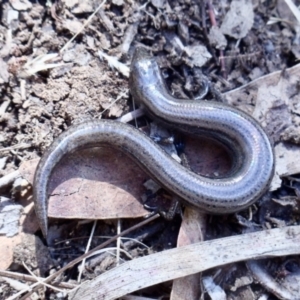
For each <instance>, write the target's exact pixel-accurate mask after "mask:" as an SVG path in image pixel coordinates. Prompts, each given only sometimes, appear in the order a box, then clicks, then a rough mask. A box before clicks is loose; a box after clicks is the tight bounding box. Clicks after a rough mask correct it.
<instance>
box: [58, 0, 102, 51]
mask: <svg viewBox="0 0 300 300" xmlns="http://www.w3.org/2000/svg"><path fill="white" fill-rule="evenodd" d="M105 3H106V0H104V1H103V2H102V3H100V5H99V6H98V7H97V9H96V10H95V11H94V12H93V13H92V14H91V15H90V16H89V17H88V19H87V20H86V21H85V23H84V24H83V25H82V27H81V28H80V30H79V31H78V32H77V33H76V34H75V35H73V36H72V38H71V39H70V40H69V41H68V42H67V43H66V44H65V45H64V47H62V48H61V49H60V51H59V52H60V53H62V52H63V51H64V50H66V49H67V48H68V47H69V45H70V44H71V43H72V42H73V41H74V39H75V38H76V37H77V36H78V35H79V34H80V33H81V32H82V31H83V29H84V28H85V27H86V26H87V25H88V24H89V23H90V21H91V20H92V18H93V17H94V16H95V14H96V13H97V12H98V11H99V10H100V8H101V7H102V6H103V5H104V4H105Z"/></svg>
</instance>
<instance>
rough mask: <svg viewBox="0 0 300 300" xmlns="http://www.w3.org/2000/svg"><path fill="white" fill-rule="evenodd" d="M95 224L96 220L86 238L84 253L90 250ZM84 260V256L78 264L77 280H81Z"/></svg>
mask: <svg viewBox="0 0 300 300" xmlns="http://www.w3.org/2000/svg"><path fill="white" fill-rule="evenodd" d="M96 225H97V220H95V221H94V223H93V227H92V230H91V234H90V237H89V240H88V243H87V245H86V249H85V252H84V253H87V252H88V251H89V250H90V247H91V242H92V239H93V236H94V233H95V228H96ZM85 261H86V259H85V258H84V259H83V260H82V263H81V266H80V268H79V270H80V272H79V274H78V279H77V282H80V281H81V276H82V272H83V270H84V265H85Z"/></svg>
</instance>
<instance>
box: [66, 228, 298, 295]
mask: <svg viewBox="0 0 300 300" xmlns="http://www.w3.org/2000/svg"><path fill="white" fill-rule="evenodd" d="M299 243H300V226H291V227H286V228H277V229H271V230H264V231H260V232H254V233H247V234H241V235H239V236H233V237H227V238H222V239H216V240H212V241H206V242H201V243H197V244H192V245H188V246H184V247H181V248H176V249H171V250H166V251H163V252H160V253H156V254H152V255H149V256H145V257H141V258H138V259H135V260H132V261H129V262H126V263H124V264H123V265H120V266H119V267H116V268H114V269H112V270H110V271H108V272H106V273H104V274H101V275H100V276H98V277H97V278H95V279H94V280H91V281H87V282H84V283H83V284H82V285H80V286H79V287H78V288H77V289H75V290H74V291H71V292H70V294H69V299H73V300H77V299H81V300H84V299H92V298H93V299H102V300H112V299H116V298H119V297H122V296H124V295H127V294H129V293H132V292H134V291H137V290H140V289H143V288H146V287H148V286H152V285H155V284H158V283H161V282H165V281H168V280H173V279H175V278H179V277H182V276H188V275H191V274H195V273H198V272H203V271H205V270H207V269H211V268H214V267H217V266H222V265H226V264H229V263H234V262H238V261H242V260H248V259H259V258H266V257H275V256H286V255H295V254H299V253H300V248H299Z"/></svg>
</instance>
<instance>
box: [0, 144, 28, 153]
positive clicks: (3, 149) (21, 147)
mask: <svg viewBox="0 0 300 300" xmlns="http://www.w3.org/2000/svg"><path fill="white" fill-rule="evenodd" d="M30 147H32V145H31V144H26V143H21V144H17V145H14V146H11V147H6V148H0V152H6V151H11V150H16V149H27V148H30Z"/></svg>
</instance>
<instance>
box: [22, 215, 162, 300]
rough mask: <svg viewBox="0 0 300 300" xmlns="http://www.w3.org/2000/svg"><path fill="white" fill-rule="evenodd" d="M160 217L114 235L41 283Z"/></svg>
mask: <svg viewBox="0 0 300 300" xmlns="http://www.w3.org/2000/svg"><path fill="white" fill-rule="evenodd" d="M159 217H160V216H159V215H158V214H155V215H154V216H151V217H150V218H148V219H146V220H144V221H142V222H140V223H138V224H136V225H134V226H132V227H130V228H128V229H126V230H124V231H122V232H121V233H120V234H117V235H115V236H114V237H112V238H110V239H109V240H107V241H106V242H104V243H102V244H101V245H99V246H97V247H96V248H94V249H93V250H91V251H89V252H87V253H85V254H83V255H81V256H79V257H77V258H76V259H74V260H73V261H71V262H69V263H68V264H67V265H66V266H64V267H63V268H61V269H60V270H58V271H57V272H55V273H54V274H52V275H50V276H49V277H47V278H46V279H45V280H44V281H43V282H45V283H49V282H51V281H52V280H53V279H55V278H56V277H57V276H58V275H60V274H62V273H63V272H65V271H66V270H68V269H69V268H71V267H73V266H74V265H76V264H77V263H79V262H81V261H82V260H83V259H84V258H86V257H89V256H91V254H93V253H95V252H96V251H98V250H100V249H103V248H104V247H106V246H107V245H109V244H110V243H112V242H114V241H116V240H117V238H118V237H120V236H124V235H127V234H128V233H130V232H132V231H134V230H136V229H138V228H140V227H142V226H144V225H146V224H148V223H150V222H152V221H154V220H156V219H158V218H159ZM39 287H40V283H37V284H36V286H35V287H34V288H32V291H31V292H30V293H28V294H26V295H24V296H23V297H22V299H26V298H27V297H29V296H30V295H31V293H32V292H33V291H35V290H36V289H38V288H39Z"/></svg>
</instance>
